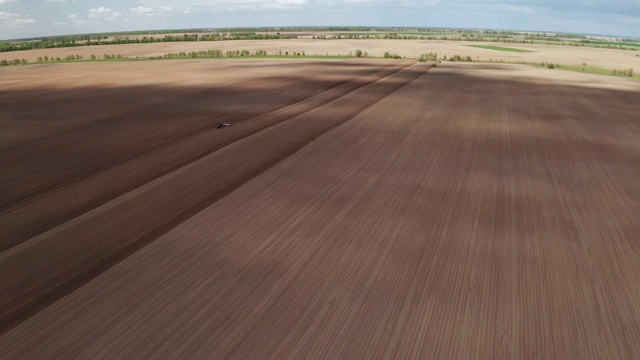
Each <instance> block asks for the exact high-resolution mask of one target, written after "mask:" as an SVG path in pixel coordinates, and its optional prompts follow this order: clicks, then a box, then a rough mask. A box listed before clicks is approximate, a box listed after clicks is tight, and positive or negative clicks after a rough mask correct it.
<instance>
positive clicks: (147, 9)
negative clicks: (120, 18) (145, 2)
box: [129, 6, 153, 14]
mask: <svg viewBox="0 0 640 360" xmlns="http://www.w3.org/2000/svg"><path fill="white" fill-rule="evenodd" d="M129 11H131V12H132V13H134V14H153V8H150V7H146V6H138V7H135V8H130V9H129Z"/></svg>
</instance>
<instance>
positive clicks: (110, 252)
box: [0, 64, 428, 331]
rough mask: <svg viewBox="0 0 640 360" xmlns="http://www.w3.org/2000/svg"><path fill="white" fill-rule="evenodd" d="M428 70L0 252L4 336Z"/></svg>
mask: <svg viewBox="0 0 640 360" xmlns="http://www.w3.org/2000/svg"><path fill="white" fill-rule="evenodd" d="M427 69H428V67H426V66H425V65H424V64H415V65H413V66H411V67H409V68H407V69H403V70H401V71H400V72H398V73H395V74H392V75H390V76H387V77H385V78H383V79H380V80H377V81H375V82H373V83H371V84H370V85H368V86H365V87H363V88H360V89H358V90H356V91H354V92H352V93H350V94H349V95H348V96H344V97H341V98H339V99H337V100H335V101H333V102H331V103H329V104H326V105H324V106H321V107H318V108H316V109H314V110H312V111H309V112H307V113H305V114H303V115H301V116H298V117H295V118H293V119H290V120H289V121H286V122H283V123H281V124H278V125H276V126H273V127H270V128H268V129H266V130H264V131H261V132H259V133H256V134H254V135H252V136H249V137H247V138H245V139H242V140H239V141H237V142H234V143H232V144H230V145H229V146H227V147H225V148H223V149H220V150H219V151H217V152H214V153H212V154H210V155H208V156H206V157H204V158H202V159H200V160H198V161H195V162H193V163H191V164H189V165H187V166H185V167H183V168H181V169H179V170H176V171H174V172H172V173H170V174H167V175H165V176H163V177H162V178H159V179H157V180H155V181H153V182H151V183H149V184H147V185H145V186H143V187H141V188H139V189H136V190H134V191H132V192H130V193H128V194H126V195H124V196H121V197H120V198H118V199H115V200H113V201H111V202H109V203H107V204H105V205H103V206H101V207H99V208H96V209H94V210H92V211H90V212H88V213H86V214H85V215H82V216H80V217H78V218H76V219H74V220H72V221H70V222H69V223H66V224H63V225H61V226H59V227H57V228H55V229H53V230H50V231H49V232H47V233H44V234H42V235H40V236H38V237H36V238H34V239H31V240H30V241H27V242H25V243H22V244H21V245H19V246H16V247H14V248H12V249H10V250H8V251H5V252H4V253H2V254H0V278H3V279H8V281H5V282H3V283H2V284H0V294H1V295H2V297H1V298H0V329H2V330H1V331H6V330H7V329H9V328H10V327H12V326H14V325H16V324H17V323H19V322H20V321H21V320H23V319H25V318H26V317H28V316H29V315H30V314H33V313H34V312H36V311H38V310H40V309H42V308H43V307H45V306H47V305H49V304H50V303H51V302H52V301H54V300H56V299H58V298H60V297H62V296H64V295H65V294H67V293H69V292H70V291H72V290H74V289H76V288H77V287H79V286H81V285H82V284H84V283H86V282H87V281H89V280H90V279H92V278H93V277H95V276H96V275H98V274H99V273H101V272H103V271H104V270H106V269H108V268H109V267H111V266H112V265H113V264H115V263H117V262H118V261H120V260H122V259H123V258H125V257H126V256H128V255H130V254H131V253H133V252H134V251H136V250H137V249H139V248H140V247H142V246H144V245H145V244H148V243H149V242H151V241H153V240H154V239H155V238H157V237H158V236H160V235H162V234H163V233H164V232H166V231H168V230H170V228H172V227H174V226H176V225H178V224H179V223H180V222H182V221H183V220H184V219H186V218H189V217H190V216H192V215H193V214H195V213H196V212H198V211H200V210H201V209H203V208H204V207H205V206H208V205H210V204H211V203H213V202H215V201H216V200H218V199H220V198H221V197H223V196H225V195H226V194H228V193H229V192H231V191H233V190H234V189H236V188H237V187H239V186H240V185H242V184H243V183H245V182H246V181H248V180H249V179H251V178H252V177H254V176H256V175H258V174H260V173H261V172H263V171H265V170H266V169H268V168H269V167H271V166H273V165H275V164H276V163H278V162H279V161H281V160H282V159H285V158H286V157H288V156H290V155H291V154H293V153H295V152H296V151H298V150H299V149H301V148H302V147H304V146H305V145H306V144H308V143H310V142H312V141H313V140H314V139H316V138H317V137H319V136H320V135H322V134H324V133H326V132H327V131H329V130H331V129H333V128H335V127H337V126H339V125H340V124H342V123H344V122H346V121H348V120H349V119H351V118H353V117H354V116H356V115H357V114H359V113H360V112H362V111H364V110H366V109H367V108H368V107H370V106H371V105H373V104H375V103H377V102H378V101H380V100H381V99H383V98H385V97H386V96H388V95H389V94H390V93H392V92H394V91H396V90H397V89H399V88H401V87H403V86H405V85H406V84H408V83H410V82H411V81H413V80H414V79H416V78H417V77H418V76H420V75H421V74H424V73H425V72H426V71H427ZM372 77H373V78H374V79H376V76H375V75H372ZM203 199H204V200H203ZM33 259H38V261H37V262H34V261H33Z"/></svg>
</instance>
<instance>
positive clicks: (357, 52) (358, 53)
mask: <svg viewBox="0 0 640 360" xmlns="http://www.w3.org/2000/svg"><path fill="white" fill-rule="evenodd" d="M356 57H362V50H360V49H358V50H356Z"/></svg>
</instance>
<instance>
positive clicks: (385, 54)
mask: <svg viewBox="0 0 640 360" xmlns="http://www.w3.org/2000/svg"><path fill="white" fill-rule="evenodd" d="M383 57H384V58H385V59H402V56H400V55H398V54H392V53H390V52H388V51H385V52H384V56H383Z"/></svg>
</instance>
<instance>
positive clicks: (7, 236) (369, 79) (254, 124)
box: [0, 63, 410, 252]
mask: <svg viewBox="0 0 640 360" xmlns="http://www.w3.org/2000/svg"><path fill="white" fill-rule="evenodd" d="M408 64H410V63H398V64H396V65H392V66H389V67H388V68H386V69H383V70H380V71H377V72H374V73H372V74H369V75H365V76H362V77H360V78H358V79H354V80H350V81H343V83H342V84H341V85H336V86H335V87H333V88H331V89H329V90H326V91H324V92H322V93H320V94H317V95H315V96H312V97H310V98H308V99H306V100H303V101H301V102H299V103H296V104H294V105H291V106H288V107H285V108H281V109H279V110H277V111H274V112H270V113H266V114H263V115H260V116H257V117H255V118H251V119H248V120H245V121H244V122H242V121H240V122H234V124H237V126H233V127H230V128H227V129H224V130H223V131H218V130H216V129H215V126H212V127H211V128H210V129H204V130H202V131H200V132H199V133H198V134H197V135H194V136H191V137H189V138H187V139H178V140H177V141H176V142H175V143H173V144H172V145H169V146H166V147H164V148H161V149H159V150H156V151H152V152H150V153H147V154H145V155H143V156H141V157H139V158H137V159H133V160H130V161H127V162H126V163H124V164H122V165H119V166H115V167H112V168H110V169H108V170H106V171H103V172H101V173H98V174H95V175H93V176H90V177H88V178H86V179H83V180H81V181H78V182H76V183H73V184H70V185H68V186H66V187H64V188H61V189H59V190H57V191H53V192H51V193H49V194H46V195H45V196H43V197H41V198H35V199H33V200H32V201H30V202H28V203H25V204H24V205H22V206H20V207H18V208H16V209H13V210H11V211H7V212H5V213H2V214H0V223H3V224H5V225H4V226H2V227H0V252H2V251H5V250H7V249H9V248H11V247H13V246H15V245H17V244H19V243H21V242H23V241H26V240H27V239H29V238H31V237H33V236H36V235H38V234H40V233H42V232H44V231H46V230H48V229H51V228H53V227H54V226H56V225H58V224H60V223H62V222H65V221H68V220H70V219H72V218H73V217H75V216H79V215H80V214H82V213H84V212H86V211H88V210H91V209H93V208H95V207H97V206H99V205H101V204H104V203H105V202H107V201H109V200H111V199H113V198H115V197H117V196H119V195H121V194H124V193H126V192H128V191H131V190H133V189H135V188H136V187H138V186H141V185H143V184H145V183H147V182H149V181H152V180H153V179H156V178H158V177H160V176H162V175H164V174H167V173H169V172H171V171H173V170H175V169H177V168H179V167H181V166H184V165H186V164H188V163H189V162H193V161H195V160H198V159H200V158H202V157H204V156H206V155H208V154H210V153H212V152H214V151H216V150H218V149H220V148H222V147H224V146H227V145H229V144H231V143H233V142H234V141H237V140H239V139H242V138H244V137H247V136H250V135H252V134H254V133H256V132H259V131H262V130H263V129H265V128H268V127H269V126H273V125H274V124H277V123H280V122H282V121H285V120H287V119H291V118H293V117H295V116H298V115H301V114H303V113H305V112H308V111H311V110H313V109H315V108H317V107H320V106H322V105H325V104H327V103H329V102H331V101H333V100H335V99H338V98H340V97H341V96H344V95H346V94H348V93H350V92H352V91H355V90H357V89H359V88H361V87H363V86H366V85H368V84H371V83H373V82H375V81H377V80H379V79H381V78H383V77H386V76H389V75H391V74H393V73H395V72H397V71H400V70H401V69H403V68H405V67H406V66H407V65H408Z"/></svg>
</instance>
